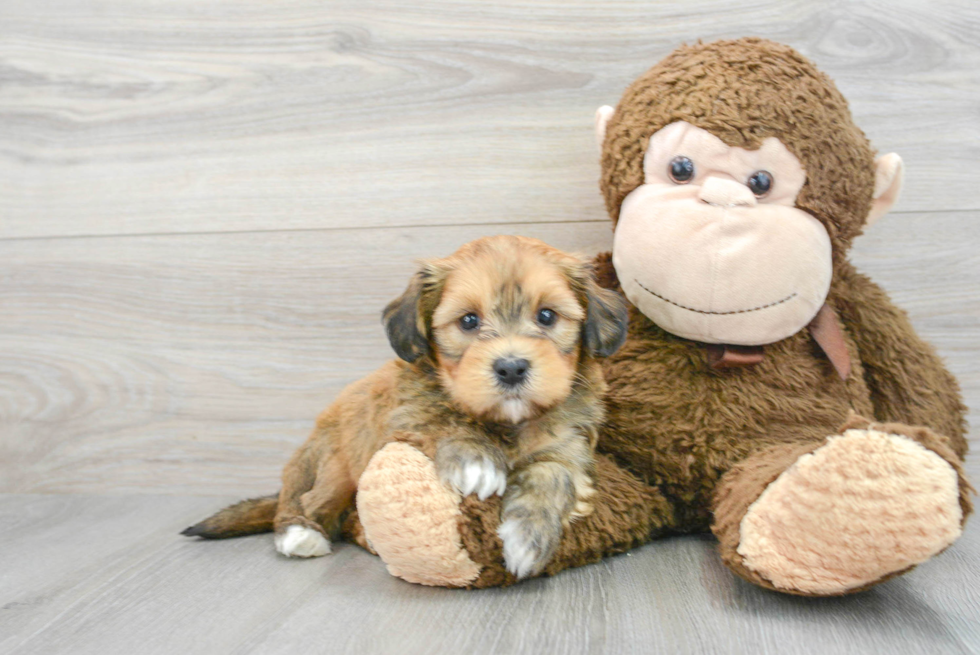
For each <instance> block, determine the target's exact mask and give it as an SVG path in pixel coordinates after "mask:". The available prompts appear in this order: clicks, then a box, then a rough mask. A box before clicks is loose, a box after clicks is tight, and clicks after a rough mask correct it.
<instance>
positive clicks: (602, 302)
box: [582, 278, 629, 357]
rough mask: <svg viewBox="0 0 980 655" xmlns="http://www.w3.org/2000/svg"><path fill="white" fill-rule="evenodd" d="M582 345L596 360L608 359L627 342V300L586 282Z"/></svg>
mask: <svg viewBox="0 0 980 655" xmlns="http://www.w3.org/2000/svg"><path fill="white" fill-rule="evenodd" d="M586 298H587V302H588V307H587V308H586V310H585V323H584V324H583V325H582V343H583V344H584V345H585V347H586V348H587V349H588V350H589V352H590V353H592V354H593V355H595V356H596V357H609V355H612V354H613V353H615V352H616V351H617V350H619V347H620V346H622V345H623V342H624V341H626V330H627V328H628V327H629V309H628V307H627V305H626V300H625V299H624V298H623V297H622V296H621V295H619V294H618V293H616V292H615V291H612V290H610V289H603V288H602V287H600V286H599V285H598V284H596V283H595V280H592V279H591V278H590V279H589V283H588V286H587V292H586Z"/></svg>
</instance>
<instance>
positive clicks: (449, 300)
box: [385, 237, 626, 423]
mask: <svg viewBox="0 0 980 655" xmlns="http://www.w3.org/2000/svg"><path fill="white" fill-rule="evenodd" d="M399 314H401V316H400V317H399ZM399 318H400V320H399ZM385 322H386V327H387V329H388V335H389V338H390V339H391V341H392V345H393V346H394V347H395V351H396V352H398V354H399V356H401V357H402V358H403V359H406V360H408V361H413V360H414V359H416V358H417V357H419V356H422V355H428V356H430V357H432V358H433V360H434V361H435V363H436V364H437V367H438V371H439V376H440V380H441V382H442V385H443V387H444V388H445V389H446V391H447V392H448V393H449V395H450V396H451V397H452V398H453V399H454V400H455V401H456V403H457V404H458V405H460V406H461V407H462V408H463V409H464V410H466V411H467V412H469V413H471V414H472V415H474V416H478V417H481V418H485V419H489V420H494V421H503V422H510V423H519V422H521V421H523V420H525V419H528V418H531V417H533V416H535V415H537V414H538V413H540V412H541V411H543V410H546V409H548V408H551V407H554V406H555V405H557V404H559V403H560V402H562V401H563V400H564V399H565V398H566V397H567V396H568V394H569V392H570V391H571V389H572V384H573V382H574V378H575V375H576V371H577V368H578V364H579V361H580V359H581V357H582V356H583V354H584V355H586V356H592V355H600V356H601V355H608V354H611V353H612V352H614V351H615V350H616V349H617V348H618V347H619V345H620V344H621V343H622V341H623V339H625V334H626V308H625V303H624V301H623V300H622V299H621V298H620V297H619V296H618V294H615V293H613V292H610V291H606V290H604V289H600V288H599V287H598V286H597V285H596V284H595V282H594V281H593V280H592V277H591V272H590V270H589V268H588V266H587V265H585V264H584V263H583V262H581V261H580V260H578V259H577V258H575V257H572V256H570V255H567V254H565V253H563V252H561V251H559V250H556V249H554V248H551V247H550V246H547V245H546V244H544V243H542V242H540V241H536V240H533V239H526V238H522V237H490V238H486V239H480V240H478V241H474V242H471V243H469V244H466V245H465V246H463V247H462V248H461V249H460V250H459V251H458V252H456V253H455V254H454V255H452V256H450V257H448V258H446V259H443V260H437V261H431V262H427V263H426V264H424V265H423V267H422V270H421V271H420V272H419V273H418V274H417V275H416V278H415V279H413V283H412V284H411V285H409V289H408V290H407V291H406V293H405V294H404V295H403V296H402V297H401V298H399V299H398V300H396V301H394V302H393V303H392V304H391V305H389V307H388V309H387V310H386V312H385ZM583 349H584V353H583Z"/></svg>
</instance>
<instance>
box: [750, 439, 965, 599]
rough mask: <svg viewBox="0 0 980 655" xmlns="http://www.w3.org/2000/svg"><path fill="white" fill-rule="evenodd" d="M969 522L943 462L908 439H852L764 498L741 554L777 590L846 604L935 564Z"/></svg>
mask: <svg viewBox="0 0 980 655" xmlns="http://www.w3.org/2000/svg"><path fill="white" fill-rule="evenodd" d="M961 519H962V510H961V509H960V504H959V488H958V483H957V477H956V471H954V470H953V468H952V467H951V466H950V465H949V464H947V463H946V461H945V460H943V459H942V458H941V457H939V456H938V455H936V454H935V453H933V452H932V451H930V450H928V449H926V448H924V447H923V446H921V445H919V444H918V443H916V442H914V441H912V440H911V439H907V438H905V437H901V436H897V435H894V434H885V433H882V432H876V431H873V430H847V431H846V432H844V434H843V435H841V436H835V437H830V439H828V441H827V443H826V444H825V445H823V446H821V447H820V448H818V449H817V450H815V451H814V452H812V453H810V454H807V455H803V456H802V457H800V458H799V459H798V460H797V461H796V462H794V463H793V465H792V466H790V467H789V468H788V469H787V470H786V471H784V472H783V473H782V474H781V475H780V476H779V477H778V478H777V479H776V480H775V481H774V482H772V483H771V484H770V485H769V486H768V487H767V488H766V489H765V491H763V493H762V495H761V496H759V498H758V500H756V501H755V502H754V503H753V504H752V505H751V506H750V507H749V509H748V512H746V514H745V516H744V517H743V518H742V521H741V524H740V535H739V537H740V538H739V546H738V553H739V555H741V556H742V559H743V563H744V565H745V566H746V567H747V568H748V569H750V570H752V571H755V572H756V573H758V574H759V575H761V576H762V577H764V578H766V579H768V580H769V581H770V582H772V584H773V585H774V586H775V587H776V588H778V589H784V590H786V591H790V592H795V593H803V594H808V595H835V594H843V593H848V592H849V591H857V590H859V589H861V588H863V587H866V586H868V585H870V584H872V583H874V582H877V581H879V580H881V579H882V578H884V577H886V576H888V575H889V574H892V573H897V572H900V571H904V570H905V569H908V568H910V567H912V566H915V565H916V564H919V563H920V562H924V561H925V560H927V559H929V558H930V557H932V556H933V555H935V554H936V553H938V552H940V551H941V550H943V549H944V548H946V547H947V546H949V545H950V544H951V543H953V542H954V541H955V540H956V538H957V537H959V536H960V532H961V522H962V521H961Z"/></svg>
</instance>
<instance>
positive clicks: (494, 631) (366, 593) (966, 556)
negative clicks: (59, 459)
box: [0, 495, 980, 655]
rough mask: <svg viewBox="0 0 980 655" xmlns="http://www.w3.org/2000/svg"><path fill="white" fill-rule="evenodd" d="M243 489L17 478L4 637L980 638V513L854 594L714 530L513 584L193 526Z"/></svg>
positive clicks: (409, 641)
mask: <svg viewBox="0 0 980 655" xmlns="http://www.w3.org/2000/svg"><path fill="white" fill-rule="evenodd" d="M227 500H228V499H227V498H221V499H218V498H211V499H203V498H188V497H151V496H138V497H129V498H120V497H96V496H30V495H6V496H4V495H0V521H2V523H3V525H4V526H9V527H10V528H11V529H9V530H5V531H4V532H3V533H0V561H3V562H4V563H5V567H4V569H3V574H2V575H3V577H2V578H0V650H2V652H4V653H11V654H12V655H27V654H34V653H45V654H52V655H53V654H58V653H71V654H72V655H76V654H87V653H98V654H99V655H104V654H106V653H141V654H147V655H155V654H157V653H161V654H170V653H208V654H211V653H283V654H288V655H292V654H293V653H297V652H301V653H309V652H325V653H351V654H355V653H371V654H372V655H373V654H379V655H380V654H385V653H393V654H394V653H399V654H405V655H412V654H415V653H473V654H474V655H482V654H484V653H486V654H492V653H514V654H523V653H535V654H538V653H541V654H550V653H554V654H559V653H560V654H562V655H579V654H583V653H590V654H606V653H608V654H609V655H632V654H637V655H639V654H644V655H646V654H649V653H670V654H672V655H674V654H676V655H688V654H690V655H702V654H704V653H733V654H741V653H745V654H747V655H749V654H751V655H777V654H778V655H784V654H790V655H802V654H807V653H811V654H814V655H816V654H818V653H819V654H820V655H837V654H848V655H850V654H853V653H876V654H878V653H880V654H881V655H913V654H915V655H920V654H922V653H930V654H935V655H945V654H949V653H956V654H965V653H975V652H977V651H978V649H980V624H978V622H977V621H976V616H978V614H980V594H978V592H977V590H978V589H980V524H977V523H976V522H974V523H973V524H971V525H970V526H969V527H968V529H967V532H966V534H965V535H964V536H963V538H962V539H960V541H959V542H957V543H956V544H955V545H954V546H953V547H952V548H950V549H949V550H948V551H947V552H945V553H943V554H942V555H940V556H939V557H937V558H936V559H934V560H932V561H930V562H928V563H927V564H925V565H924V566H922V567H920V568H919V569H917V570H916V571H913V572H912V573H910V574H909V575H907V576H905V577H902V578H900V579H897V580H894V581H891V582H888V583H886V584H884V585H881V586H879V587H876V588H875V589H874V590H872V591H869V592H866V593H863V594H859V595H857V596H851V597H845V598H828V599H812V598H797V597H792V596H785V595H781V594H776V593H772V592H769V591H766V590H763V589H760V588H758V587H753V586H751V585H749V584H747V583H744V582H742V581H741V580H739V579H737V578H736V577H735V576H733V575H732V574H731V573H730V572H729V571H728V570H727V569H725V568H724V567H723V566H722V565H721V563H720V561H719V559H718V557H717V555H716V554H715V552H714V548H715V544H714V542H713V540H712V539H710V538H707V537H680V538H670V539H664V540H661V541H658V542H655V543H653V544H650V545H648V546H646V547H644V548H640V549H637V550H634V551H632V552H631V553H630V554H628V555H624V556H620V557H615V558H610V559H607V560H605V561H603V562H601V563H599V564H595V565H591V566H587V567H584V568H581V569H574V570H569V571H565V572H563V573H561V574H560V575H558V576H556V577H554V578H548V579H536V580H531V581H528V582H525V583H522V584H520V585H517V586H515V587H511V588H508V589H487V590H481V591H472V592H468V591H454V590H448V589H439V588H431V587H422V586H419V585H410V584H408V583H405V582H402V581H400V580H398V579H396V578H393V577H392V576H390V575H388V573H387V572H386V571H385V568H384V565H383V564H382V563H381V561H380V560H379V559H378V558H376V557H373V556H371V555H369V554H367V553H366V552H364V551H362V550H360V549H358V548H356V547H354V546H351V545H348V544H340V545H338V546H337V549H336V551H335V553H334V554H333V555H330V556H328V557H324V558H320V559H316V560H286V559H285V558H282V557H280V556H278V555H277V554H276V553H275V551H274V550H273V547H272V543H271V538H270V537H269V536H268V535H260V536H256V537H249V538H245V539H237V540H229V541H224V542H202V541H197V540H189V539H186V538H183V537H180V536H178V535H177V531H178V530H179V529H181V528H183V527H184V526H185V525H186V524H187V523H189V522H191V521H193V520H195V519H197V518H198V517H199V516H200V515H201V514H202V513H203V512H207V511H210V510H212V509H214V508H217V507H218V506H220V505H221V504H222V503H223V502H225V501H227Z"/></svg>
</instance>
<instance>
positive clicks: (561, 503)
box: [184, 237, 626, 555]
mask: <svg viewBox="0 0 980 655" xmlns="http://www.w3.org/2000/svg"><path fill="white" fill-rule="evenodd" d="M544 308H547V309H549V310H552V311H553V314H555V315H556V316H555V319H554V322H553V323H551V324H545V323H542V322H540V321H539V320H538V318H537V317H539V312H540V311H541V310H542V309H544ZM468 314H472V315H474V316H477V317H478V318H479V321H480V327H479V329H473V330H466V329H464V327H463V326H462V324H461V321H460V319H461V317H463V316H466V315H468ZM384 319H385V325H386V329H387V331H388V334H389V338H390V339H391V342H392V345H393V346H394V347H395V350H396V352H398V353H399V354H400V355H401V356H402V357H403V358H404V360H407V361H402V360H395V361H392V362H390V363H388V364H386V365H385V366H383V367H382V368H381V369H379V370H378V371H376V372H375V373H373V374H371V375H369V376H368V377H366V378H364V379H362V380H360V381H358V382H355V383H353V384H351V385H350V386H349V387H347V388H346V389H345V390H344V391H343V392H342V393H341V394H340V396H339V397H338V398H337V399H336V401H335V402H334V403H333V404H332V405H331V406H330V407H329V408H327V410H325V411H324V412H323V413H322V414H321V415H320V417H319V419H318V420H317V425H316V429H315V430H314V431H313V434H312V435H311V436H310V438H309V439H308V440H307V441H306V443H305V444H304V445H303V446H302V447H301V448H300V449H299V450H298V451H297V452H296V453H295V454H294V455H293V457H292V458H291V460H290V461H289V463H288V464H287V465H286V468H285V470H284V472H283V487H282V490H281V491H280V493H279V494H278V499H276V497H269V498H265V499H257V500H253V501H243V502H242V503H239V504H237V505H234V506H232V507H229V508H227V509H225V510H223V511H222V512H219V513H218V514H217V515H215V516H213V517H211V518H209V519H207V520H205V521H203V522H202V523H200V524H198V525H196V526H194V527H192V528H188V529H187V530H186V531H185V532H184V534H186V535H189V536H195V535H196V536H201V537H205V538H225V537H234V536H240V535H243V534H252V533H256V532H263V531H268V530H269V529H272V528H274V529H275V530H276V531H277V532H279V533H282V532H284V531H285V529H286V528H287V527H289V526H291V525H303V526H306V527H308V528H312V529H315V530H317V531H319V532H321V533H323V534H324V535H327V534H330V533H331V532H335V531H336V530H337V529H338V528H339V527H340V522H341V520H342V519H343V517H344V515H345V513H347V512H348V511H349V510H350V509H351V507H352V501H353V498H354V494H355V492H356V489H357V481H358V479H359V478H360V476H361V474H362V473H363V471H364V469H365V468H366V467H367V465H368V462H369V460H370V459H371V457H372V456H373V455H374V454H375V453H376V452H377V451H378V450H379V449H380V448H381V447H383V446H384V445H385V444H387V443H389V442H391V441H403V442H407V443H410V444H412V445H413V446H415V447H416V448H418V449H420V450H421V451H422V452H423V453H425V454H426V455H428V456H429V457H430V458H432V459H434V460H435V462H436V466H437V469H438V470H439V472H440V474H441V476H442V477H443V478H444V479H445V480H447V481H455V480H459V479H460V475H462V474H464V473H465V469H466V467H467V466H468V465H470V464H472V463H474V462H476V463H479V462H480V461H481V459H482V460H485V461H487V462H492V463H493V465H494V467H495V469H496V470H497V471H500V472H502V475H507V472H508V471H510V474H509V476H508V480H507V491H506V496H505V499H504V505H505V511H504V516H505V517H506V516H507V515H508V514H511V515H513V516H517V517H520V518H522V519H523V523H522V529H525V530H528V531H529V532H530V533H532V534H533V536H534V537H535V538H537V539H538V541H539V542H541V543H542V544H544V545H543V546H542V548H543V549H544V554H545V555H550V552H551V550H553V549H554V548H555V547H557V543H558V539H559V538H560V535H561V530H562V528H563V525H567V523H568V522H569V521H570V520H571V519H573V518H576V517H580V516H585V515H587V514H589V513H590V512H591V505H590V504H589V497H590V496H591V495H592V493H593V491H592V488H591V472H592V468H593V460H592V457H593V449H594V447H595V443H596V440H597V438H598V426H599V425H600V424H601V422H602V419H603V415H604V414H603V406H602V403H601V400H600V396H601V394H602V392H603V391H604V389H605V385H604V382H603V380H602V376H601V372H600V367H599V365H598V363H597V362H596V360H595V356H596V355H602V354H608V353H609V352H611V351H614V350H615V349H616V348H617V347H618V345H619V344H620V343H621V342H622V340H623V338H624V337H625V321H626V314H625V303H624V301H622V300H621V299H620V298H619V297H618V296H617V295H616V294H614V293H612V292H609V291H606V290H603V289H601V288H599V287H598V286H597V285H596V284H595V282H594V281H593V279H592V277H591V268H590V267H589V266H588V265H586V264H584V263H583V262H582V261H580V260H579V259H577V258H575V257H573V256H570V255H567V254H565V253H562V252H560V251H558V250H555V249H554V248H551V247H549V246H547V245H545V244H543V243H541V242H540V241H536V240H533V239H525V238H522V237H492V238H486V239H481V240H478V241H475V242H472V243H470V244H467V245H466V246H464V247H463V248H461V249H460V250H459V251H458V252H456V253H455V254H454V255H452V256H451V257H448V258H446V259H441V260H433V261H429V262H426V263H424V264H423V266H422V268H421V270H420V272H419V273H418V274H417V275H416V276H415V277H414V278H413V280H412V282H411V284H410V285H409V287H408V289H407V290H406V292H405V293H404V294H403V295H402V296H401V297H400V298H399V299H397V300H395V301H394V302H392V303H391V304H390V305H389V306H388V308H387V309H386V310H385V313H384ZM502 357H519V358H523V359H524V360H526V361H525V363H526V365H527V371H528V373H527V377H526V378H525V380H524V382H523V383H522V384H520V385H517V386H516V387H513V388H510V387H507V388H505V387H504V386H502V385H501V383H500V382H499V380H498V379H497V377H496V376H495V373H494V370H495V367H496V364H495V362H497V361H498V360H500V358H502ZM276 503H277V507H276V509H275V511H273V510H272V508H273V507H274V506H275V504H276ZM345 525H346V528H347V529H348V530H349V531H351V532H353V534H352V536H353V537H354V538H355V540H357V541H358V543H362V544H363V543H365V540H364V539H363V537H362V535H361V534H360V533H359V531H358V527H359V526H358V525H357V523H356V521H353V522H352V521H347V522H346V524H345ZM552 532H553V533H554V534H552ZM549 540H550V541H549Z"/></svg>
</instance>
